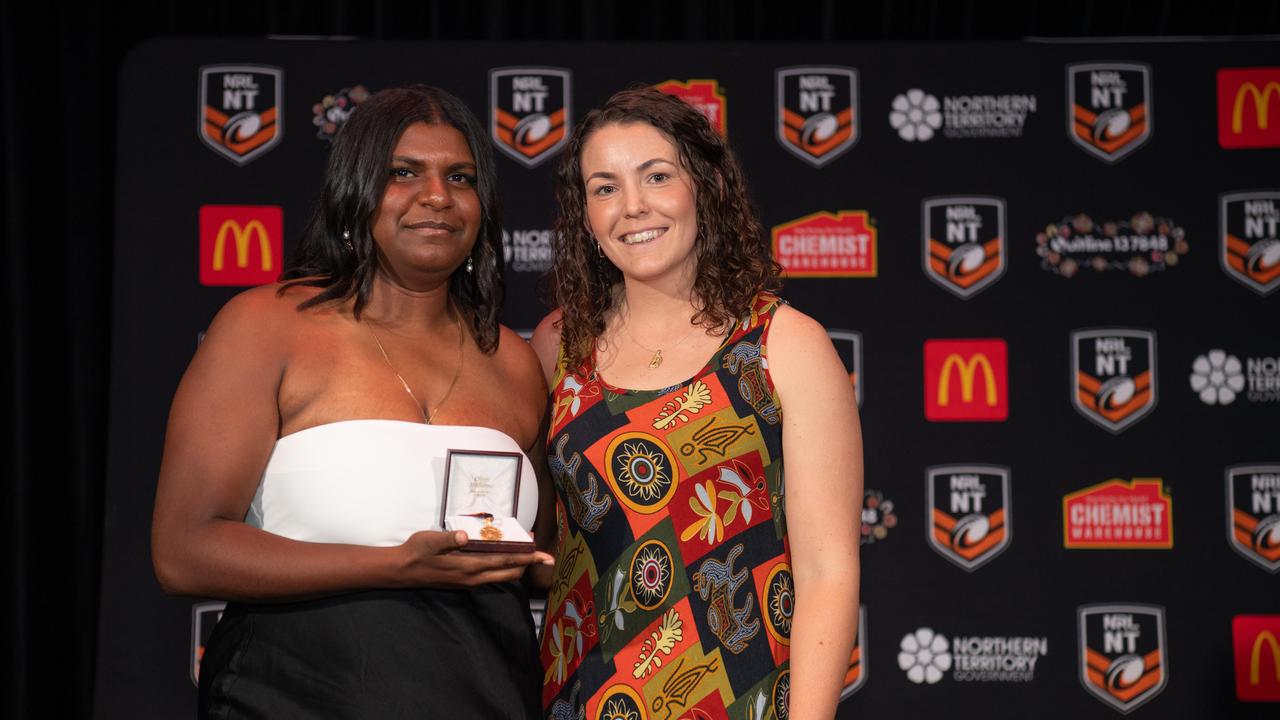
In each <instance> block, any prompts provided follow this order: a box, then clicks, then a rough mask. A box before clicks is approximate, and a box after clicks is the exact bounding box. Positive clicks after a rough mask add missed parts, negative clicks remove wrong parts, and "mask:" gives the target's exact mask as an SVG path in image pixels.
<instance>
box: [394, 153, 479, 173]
mask: <svg viewBox="0 0 1280 720" xmlns="http://www.w3.org/2000/svg"><path fill="white" fill-rule="evenodd" d="M391 162H392V163H403V164H405V165H408V166H409V167H413V168H420V167H423V166H424V165H426V163H424V162H423V161H422V160H420V159H418V158H414V157H409V156H407V155H395V156H393V157H392V158H391ZM467 168H470V169H472V170H475V169H476V164H475V163H474V162H469V161H466V160H463V161H461V162H456V163H454V164H452V165H450V166H449V168H448V169H449V170H463V169H467Z"/></svg>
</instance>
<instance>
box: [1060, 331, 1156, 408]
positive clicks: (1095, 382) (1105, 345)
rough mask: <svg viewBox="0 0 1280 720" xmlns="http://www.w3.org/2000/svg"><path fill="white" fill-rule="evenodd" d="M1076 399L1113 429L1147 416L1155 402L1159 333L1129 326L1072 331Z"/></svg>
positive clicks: (1076, 403)
mask: <svg viewBox="0 0 1280 720" xmlns="http://www.w3.org/2000/svg"><path fill="white" fill-rule="evenodd" d="M1071 403H1072V405H1074V406H1075V408H1076V411H1077V412H1079V413H1080V414H1081V415H1083V416H1084V417H1085V418H1086V419H1088V420H1089V421H1090V422H1092V423H1094V424H1095V425H1097V426H1098V427H1101V428H1104V429H1106V430H1108V431H1110V432H1112V433H1119V432H1121V431H1122V430H1124V429H1125V428H1128V427H1129V426H1130V425H1133V424H1134V423H1136V422H1138V421H1139V420H1141V419H1142V418H1144V417H1146V416H1147V415H1148V414H1149V413H1150V412H1151V411H1152V410H1153V409H1155V406H1156V334H1155V333H1154V332H1152V331H1150V330H1133V329H1128V328H1100V329H1096V330H1075V331H1072V333H1071Z"/></svg>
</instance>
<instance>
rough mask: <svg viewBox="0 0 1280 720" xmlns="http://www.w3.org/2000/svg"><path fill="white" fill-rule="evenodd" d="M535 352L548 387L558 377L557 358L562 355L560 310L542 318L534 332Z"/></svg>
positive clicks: (532, 341) (532, 342)
mask: <svg viewBox="0 0 1280 720" xmlns="http://www.w3.org/2000/svg"><path fill="white" fill-rule="evenodd" d="M530 344H531V345H533V351H534V352H535V353H537V354H538V362H539V363H540V364H541V365H542V376H543V377H544V378H546V380H547V385H548V386H550V385H551V381H552V380H554V379H555V376H556V358H557V357H558V356H559V354H560V310H558V309H557V310H552V311H551V313H550V314H548V315H547V316H546V317H544V318H542V322H540V323H538V327H536V328H534V330H533V340H531V341H530Z"/></svg>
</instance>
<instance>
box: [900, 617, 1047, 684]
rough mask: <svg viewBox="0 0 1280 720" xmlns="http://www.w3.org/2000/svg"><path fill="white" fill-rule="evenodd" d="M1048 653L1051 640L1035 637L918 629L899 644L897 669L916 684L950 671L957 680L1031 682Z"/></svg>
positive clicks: (937, 679)
mask: <svg viewBox="0 0 1280 720" xmlns="http://www.w3.org/2000/svg"><path fill="white" fill-rule="evenodd" d="M1048 654H1049V639H1048V638H1047V637H1034V636H1021V637H1019V636H995V637H992V636H979V635H955V636H952V637H947V636H946V635H944V634H943V633H941V632H936V631H934V629H933V628H931V627H921V628H917V629H916V631H915V632H911V633H907V634H906V635H903V636H902V640H901V641H899V643H898V668H899V669H901V670H902V671H903V672H904V673H906V674H907V679H908V680H910V681H911V682H913V683H916V684H917V685H920V684H926V683H927V684H929V685H933V684H936V683H939V682H942V680H944V679H946V678H947V676H948V674H949V675H950V677H951V679H952V680H954V681H956V682H1031V681H1032V680H1034V679H1035V674H1036V665H1037V664H1038V663H1039V661H1040V658H1042V657H1045V656H1047V655H1048Z"/></svg>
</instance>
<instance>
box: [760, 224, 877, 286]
mask: <svg viewBox="0 0 1280 720" xmlns="http://www.w3.org/2000/svg"><path fill="white" fill-rule="evenodd" d="M771 235H772V238H773V257H774V259H775V260H777V261H778V264H780V265H782V269H783V272H785V273H786V275H787V276H788V277H793V278H795V277H801V278H804V277H819V278H837V277H844V278H868V277H875V276H876V227H875V223H874V221H873V220H872V219H871V216H870V215H869V214H868V213H867V211H866V210H840V211H838V212H835V213H829V212H816V213H813V214H812V215H806V216H804V217H802V218H799V219H797V220H792V221H790V222H785V223H782V224H781V225H776V226H774V228H773V232H772V233H771Z"/></svg>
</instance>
